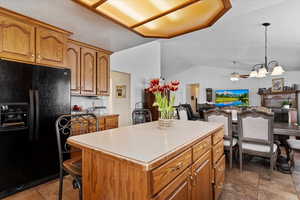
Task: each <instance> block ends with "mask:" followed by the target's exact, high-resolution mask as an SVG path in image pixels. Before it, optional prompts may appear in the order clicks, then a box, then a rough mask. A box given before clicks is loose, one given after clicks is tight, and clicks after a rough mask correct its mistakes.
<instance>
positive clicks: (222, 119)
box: [204, 110, 237, 168]
mask: <svg viewBox="0 0 300 200" xmlns="http://www.w3.org/2000/svg"><path fill="white" fill-rule="evenodd" d="M204 119H205V121H208V122H218V123H222V124H224V148H225V150H227V151H229V167H230V168H232V158H233V156H232V154H233V149H234V147H235V146H236V144H237V139H236V138H234V137H233V134H232V114H231V112H226V111H224V110H210V111H206V112H204Z"/></svg>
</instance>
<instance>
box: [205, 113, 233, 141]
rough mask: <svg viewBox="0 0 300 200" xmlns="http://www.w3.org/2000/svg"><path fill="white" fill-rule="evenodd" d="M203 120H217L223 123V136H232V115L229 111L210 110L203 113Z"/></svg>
mask: <svg viewBox="0 0 300 200" xmlns="http://www.w3.org/2000/svg"><path fill="white" fill-rule="evenodd" d="M204 117H205V120H206V121H208V122H218V123H222V124H224V135H225V138H227V137H232V115H231V112H226V111H223V110H211V111H207V112H205V113H204Z"/></svg>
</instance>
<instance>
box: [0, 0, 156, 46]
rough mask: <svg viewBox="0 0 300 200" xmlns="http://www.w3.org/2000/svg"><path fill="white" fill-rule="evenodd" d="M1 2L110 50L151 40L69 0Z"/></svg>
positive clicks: (3, 0)
mask: <svg viewBox="0 0 300 200" xmlns="http://www.w3.org/2000/svg"><path fill="white" fill-rule="evenodd" d="M0 6H2V7H4V8H7V9H10V10H14V11H16V12H18V13H21V14H24V15H27V16H29V17H32V18H35V19H39V20H41V21H44V22H47V23H49V24H52V25H54V26H58V27H60V28H64V29H66V30H68V31H72V32H73V33H74V35H73V36H72V38H73V39H75V40H79V41H82V42H86V43H89V44H92V45H95V46H99V47H101V48H104V49H107V50H111V51H119V50H122V49H127V48H130V47H133V46H137V45H139V44H143V43H146V42H149V41H152V40H153V39H147V38H143V37H141V36H139V35H137V34H135V33H133V32H131V31H129V30H127V29H126V28H124V27H121V26H120V25H117V24H115V23H113V22H111V21H109V20H107V19H105V18H103V17H101V16H99V15H97V14H96V13H94V12H92V11H90V10H88V9H86V8H83V7H82V6H80V5H78V4H76V3H74V2H73V1H71V0H0Z"/></svg>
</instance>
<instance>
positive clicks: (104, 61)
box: [97, 52, 110, 96]
mask: <svg viewBox="0 0 300 200" xmlns="http://www.w3.org/2000/svg"><path fill="white" fill-rule="evenodd" d="M109 86H110V62H109V55H107V54H104V53H102V52H98V55H97V95H104V96H105V95H106V96H108V95H109V89H110V87H109Z"/></svg>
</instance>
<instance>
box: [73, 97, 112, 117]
mask: <svg viewBox="0 0 300 200" xmlns="http://www.w3.org/2000/svg"><path fill="white" fill-rule="evenodd" d="M108 100H109V97H107V96H101V97H81V96H72V97H71V105H72V108H73V106H74V105H78V106H80V107H81V108H82V110H83V111H86V110H87V109H88V108H91V107H93V106H105V107H106V109H101V110H99V112H100V113H99V114H107V113H108Z"/></svg>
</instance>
